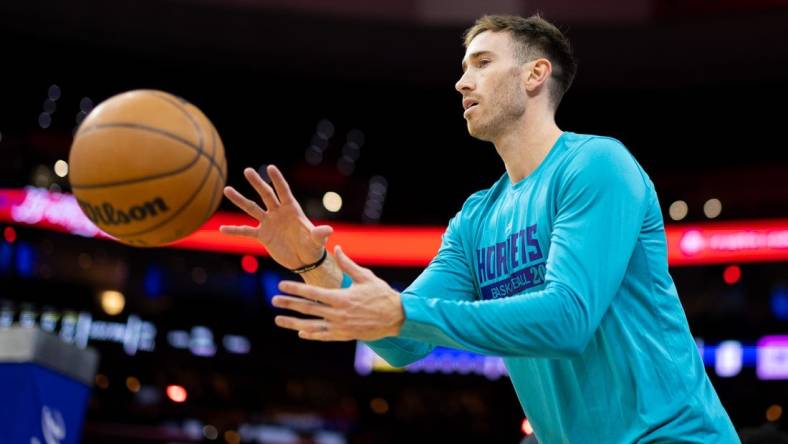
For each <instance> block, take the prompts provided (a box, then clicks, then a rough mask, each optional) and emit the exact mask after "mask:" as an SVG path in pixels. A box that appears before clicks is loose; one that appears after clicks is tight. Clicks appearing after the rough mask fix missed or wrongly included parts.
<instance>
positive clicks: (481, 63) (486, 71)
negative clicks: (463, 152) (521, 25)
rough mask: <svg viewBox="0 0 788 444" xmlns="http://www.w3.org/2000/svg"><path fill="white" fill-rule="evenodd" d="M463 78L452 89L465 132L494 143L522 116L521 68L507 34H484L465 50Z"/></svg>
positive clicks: (523, 104)
mask: <svg viewBox="0 0 788 444" xmlns="http://www.w3.org/2000/svg"><path fill="white" fill-rule="evenodd" d="M462 66H463V75H462V77H460V80H459V81H458V82H457V84H456V85H454V87H455V89H457V91H459V92H460V94H462V97H463V109H464V110H465V113H464V114H463V116H464V117H465V120H466V122H467V123H468V132H469V133H470V135H471V136H473V137H476V138H477V139H481V140H486V141H494V140H495V138H496V137H497V136H499V135H500V134H502V133H503V132H505V131H506V130H507V129H508V128H510V127H511V126H512V125H513V124H514V123H515V122H517V121H518V120H519V119H520V117H522V116H523V114H525V104H526V99H527V94H526V92H525V88H524V87H523V85H522V80H521V79H522V73H523V65H522V64H521V63H520V62H519V61H518V60H517V59H516V57H515V47H514V41H513V40H512V36H511V34H510V33H509V32H492V31H485V32H482V33H481V34H479V35H478V36H476V37H475V38H474V39H473V40H472V41H471V44H470V45H468V48H467V49H466V50H465V57H464V58H463V60H462Z"/></svg>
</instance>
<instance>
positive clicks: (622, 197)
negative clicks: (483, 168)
mask: <svg viewBox="0 0 788 444" xmlns="http://www.w3.org/2000/svg"><path fill="white" fill-rule="evenodd" d="M557 180H558V185H559V186H558V187H557V195H556V204H557V206H556V215H555V218H554V222H553V228H552V232H551V235H550V249H549V253H548V257H547V263H546V276H545V287H544V288H543V289H542V290H539V291H535V292H530V293H524V294H519V295H515V296H512V297H509V298H502V299H494V300H483V301H465V300H445V299H440V298H437V297H433V295H435V294H437V293H436V292H438V291H439V290H438V289H437V288H433V287H418V288H417V289H416V290H417V291H416V292H415V293H414V292H411V293H407V294H403V295H402V304H403V308H404V311H405V318H406V320H405V323H404V324H403V327H402V329H401V331H400V337H403V338H410V339H415V340H419V341H423V342H427V343H431V344H435V345H443V346H448V347H454V348H461V349H465V350H470V351H474V352H477V353H483V354H493V355H499V356H530V357H549V358H555V357H568V356H577V355H579V354H581V353H582V352H583V350H585V347H586V345H587V344H588V342H589V341H590V339H591V337H592V336H593V334H594V332H595V330H596V329H597V327H598V326H599V323H600V322H601V319H602V316H603V314H604V313H605V311H606V310H607V308H608V306H609V305H610V302H611V300H612V298H613V296H614V295H615V294H616V293H617V291H618V289H619V287H620V285H621V282H622V280H623V277H624V274H625V272H626V269H627V267H628V263H629V260H630V258H631V256H632V252H633V250H634V248H635V244H636V242H637V237H638V235H639V233H640V229H641V226H642V223H643V218H644V216H645V210H646V208H647V198H648V196H649V193H648V190H649V188H648V185H647V182H646V179H645V177H644V176H643V174H641V170H640V168H639V167H638V165H637V163H636V162H635V160H634V158H633V157H632V156H631V154H630V153H629V152H628V151H627V150H626V148H624V147H623V145H621V144H619V143H617V142H613V141H612V140H608V139H591V140H590V141H588V142H586V143H585V144H584V146H582V147H579V148H578V152H577V154H576V155H575V157H574V158H572V159H571V160H569V161H568V164H567V166H566V168H565V169H564V170H563V172H562V173H561V176H560V177H559V178H558V179H557Z"/></svg>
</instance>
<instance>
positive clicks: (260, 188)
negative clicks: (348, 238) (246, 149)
mask: <svg viewBox="0 0 788 444" xmlns="http://www.w3.org/2000/svg"><path fill="white" fill-rule="evenodd" d="M266 171H267V172H268V176H269V177H270V178H271V182H272V183H273V186H274V188H273V189H272V188H271V186H270V185H268V184H267V183H266V182H265V181H264V180H263V179H262V178H261V177H260V175H259V174H257V171H255V170H254V169H252V168H246V169H245V170H244V176H245V177H246V180H248V181H249V183H250V184H251V185H252V187H254V189H255V190H256V191H257V193H258V194H259V195H260V198H261V199H262V201H263V204H264V205H265V209H263V208H261V207H260V205H258V204H257V203H256V202H255V201H253V200H250V199H248V198H246V197H245V196H243V195H242V194H241V193H239V192H238V191H236V190H235V189H234V188H233V187H229V186H228V187H225V188H224V195H225V196H227V198H228V199H230V201H231V202H232V203H234V204H235V205H236V206H238V208H240V209H242V210H243V211H244V212H246V214H248V215H250V216H252V217H253V218H255V219H256V220H257V221H258V222H259V224H258V225H257V227H251V226H248V225H243V226H235V225H222V226H221V227H219V231H221V232H222V233H224V234H230V235H235V236H245V237H251V238H254V239H257V240H258V241H260V242H261V243H262V244H263V246H265V248H266V250H268V252H269V254H271V258H272V259H273V260H275V261H276V262H278V263H279V264H280V265H282V266H283V267H285V268H288V269H290V270H294V269H297V268H301V267H303V266H305V265H309V264H312V263H315V262H317V261H318V259H320V256H321V255H322V254H323V249H324V248H325V245H326V241H327V240H328V237H329V236H330V235H331V234H332V233H333V231H334V230H333V229H332V228H331V227H330V226H328V225H320V226H317V227H316V226H315V225H313V224H312V222H311V221H310V220H309V219H308V218H307V217H306V215H305V214H304V211H303V210H302V209H301V205H299V204H298V201H297V200H296V199H295V197H293V193H292V192H291V191H290V186H289V185H288V184H287V182H286V181H285V178H284V177H283V176H282V173H281V172H280V171H279V169H277V168H276V167H275V166H273V165H269V166H268V169H267V170H266ZM274 190H276V192H274Z"/></svg>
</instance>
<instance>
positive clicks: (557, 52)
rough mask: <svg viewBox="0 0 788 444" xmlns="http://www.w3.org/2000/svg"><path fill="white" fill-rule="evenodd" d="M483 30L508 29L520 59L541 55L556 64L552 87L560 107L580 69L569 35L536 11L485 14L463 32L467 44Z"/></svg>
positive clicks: (551, 93) (556, 103) (526, 59)
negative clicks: (520, 15)
mask: <svg viewBox="0 0 788 444" xmlns="http://www.w3.org/2000/svg"><path fill="white" fill-rule="evenodd" d="M484 31H492V32H501V31H508V32H510V33H511V34H512V37H513V38H514V42H515V56H516V57H517V59H518V60H519V61H520V62H521V63H525V62H530V61H531V60H535V59H537V58H539V57H544V58H546V59H548V60H550V63H552V65H553V74H552V76H551V77H552V78H553V79H554V80H555V82H553V83H554V87H552V88H550V98H551V99H552V101H553V105H554V106H555V107H556V108H557V107H558V104H559V103H561V98H562V97H563V96H564V94H565V93H566V91H567V90H568V89H569V86H571V85H572V80H574V78H575V72H577V62H575V59H574V56H573V55H572V47H571V46H570V45H569V39H567V38H566V37H565V36H564V34H563V33H562V32H561V31H560V30H559V29H558V28H556V27H555V25H553V24H552V23H550V22H548V21H547V20H545V19H543V18H542V17H540V16H539V15H538V14H537V15H532V16H530V17H519V16H516V15H485V16H483V17H481V18H479V19H478V20H476V23H475V24H474V25H473V26H471V27H470V28H468V29H467V30H466V31H465V34H464V35H463V38H464V39H465V47H466V48H467V47H468V45H470V44H471V40H473V39H474V38H475V37H476V36H478V35H479V34H481V33H482V32H484Z"/></svg>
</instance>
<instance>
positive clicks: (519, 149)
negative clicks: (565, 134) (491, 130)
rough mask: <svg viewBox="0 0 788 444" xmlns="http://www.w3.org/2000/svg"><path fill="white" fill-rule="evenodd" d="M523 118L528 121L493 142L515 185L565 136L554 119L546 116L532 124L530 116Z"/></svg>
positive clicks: (533, 119)
mask: <svg viewBox="0 0 788 444" xmlns="http://www.w3.org/2000/svg"><path fill="white" fill-rule="evenodd" d="M523 117H526V119H524V120H523V121H522V122H520V123H519V124H518V125H517V126H516V127H514V128H513V130H512V131H509V132H507V133H506V134H504V135H502V136H501V137H500V138H498V139H497V140H495V142H494V144H495V150H496V151H498V155H499V156H501V159H503V163H504V165H505V166H506V172H507V173H508V174H509V180H510V181H511V182H512V183H517V182H519V181H521V180H522V179H524V178H526V177H528V176H529V175H530V174H531V173H532V172H533V171H534V170H535V169H536V168H537V167H538V166H539V164H541V163H542V161H543V160H544V159H545V157H547V153H549V152H550V149H551V148H552V147H553V145H555V142H556V141H557V140H558V138H559V137H560V136H561V133H562V131H561V129H560V128H558V126H557V125H556V124H555V120H554V119H553V117H552V116H546V115H543V116H542V119H541V120H539V119H537V118H532V119H531V120H530V121H529V120H528V119H527V117H528V116H527V114H526V115H525V116H523Z"/></svg>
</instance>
